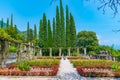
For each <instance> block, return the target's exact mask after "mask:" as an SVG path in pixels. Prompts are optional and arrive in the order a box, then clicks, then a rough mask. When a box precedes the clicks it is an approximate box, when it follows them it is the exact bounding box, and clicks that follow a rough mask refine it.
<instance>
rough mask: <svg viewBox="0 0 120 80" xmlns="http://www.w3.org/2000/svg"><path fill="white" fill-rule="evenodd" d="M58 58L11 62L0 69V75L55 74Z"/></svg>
mask: <svg viewBox="0 0 120 80" xmlns="http://www.w3.org/2000/svg"><path fill="white" fill-rule="evenodd" d="M58 68H59V60H32V61H24V62H19V63H14V64H11V65H10V66H9V67H8V68H4V69H0V75H13V76H55V75H56V74H57V72H58Z"/></svg>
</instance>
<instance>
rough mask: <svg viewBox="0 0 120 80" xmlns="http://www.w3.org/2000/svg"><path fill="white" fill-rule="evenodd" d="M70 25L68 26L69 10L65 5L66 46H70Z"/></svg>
mask: <svg viewBox="0 0 120 80" xmlns="http://www.w3.org/2000/svg"><path fill="white" fill-rule="evenodd" d="M70 34H71V32H70V26H69V10H68V5H67V6H66V47H70V44H71V42H70V40H71V39H70Z"/></svg>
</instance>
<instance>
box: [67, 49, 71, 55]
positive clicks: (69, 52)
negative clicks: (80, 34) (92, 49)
mask: <svg viewBox="0 0 120 80" xmlns="http://www.w3.org/2000/svg"><path fill="white" fill-rule="evenodd" d="M70 54H71V53H70V48H68V56H70Z"/></svg>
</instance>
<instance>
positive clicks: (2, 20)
mask: <svg viewBox="0 0 120 80" xmlns="http://www.w3.org/2000/svg"><path fill="white" fill-rule="evenodd" d="M1 28H3V18H2V20H1Z"/></svg>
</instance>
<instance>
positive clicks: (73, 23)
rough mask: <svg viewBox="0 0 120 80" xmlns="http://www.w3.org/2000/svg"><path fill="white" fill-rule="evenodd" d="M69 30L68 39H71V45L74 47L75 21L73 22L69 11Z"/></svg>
mask: <svg viewBox="0 0 120 80" xmlns="http://www.w3.org/2000/svg"><path fill="white" fill-rule="evenodd" d="M69 26H70V32H71V36H70V40H71V47H75V46H76V28H75V22H74V18H73V16H72V14H71V13H70V24H69Z"/></svg>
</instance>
